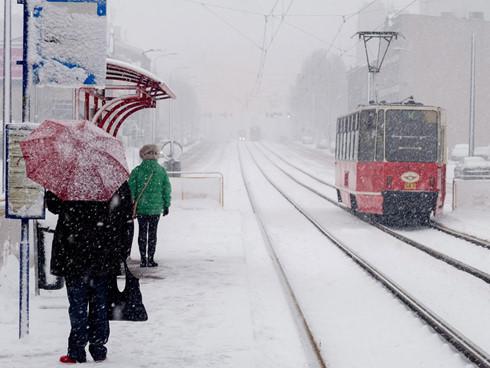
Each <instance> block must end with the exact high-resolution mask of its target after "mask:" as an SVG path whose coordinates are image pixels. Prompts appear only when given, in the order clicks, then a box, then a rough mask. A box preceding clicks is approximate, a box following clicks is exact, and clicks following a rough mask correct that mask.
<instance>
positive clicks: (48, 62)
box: [28, 0, 107, 88]
mask: <svg viewBox="0 0 490 368" xmlns="http://www.w3.org/2000/svg"><path fill="white" fill-rule="evenodd" d="M29 6H30V11H31V14H32V16H31V18H30V22H29V49H28V50H29V55H28V59H29V64H30V65H31V66H32V80H33V82H34V83H35V84H37V85H40V86H58V87H69V88H76V87H79V86H82V85H88V86H100V87H103V86H104V84H105V76H106V52H107V17H106V16H105V15H106V14H105V7H101V5H100V2H73V1H72V2H58V1H54V2H49V1H46V0H32V1H30V2H29Z"/></svg>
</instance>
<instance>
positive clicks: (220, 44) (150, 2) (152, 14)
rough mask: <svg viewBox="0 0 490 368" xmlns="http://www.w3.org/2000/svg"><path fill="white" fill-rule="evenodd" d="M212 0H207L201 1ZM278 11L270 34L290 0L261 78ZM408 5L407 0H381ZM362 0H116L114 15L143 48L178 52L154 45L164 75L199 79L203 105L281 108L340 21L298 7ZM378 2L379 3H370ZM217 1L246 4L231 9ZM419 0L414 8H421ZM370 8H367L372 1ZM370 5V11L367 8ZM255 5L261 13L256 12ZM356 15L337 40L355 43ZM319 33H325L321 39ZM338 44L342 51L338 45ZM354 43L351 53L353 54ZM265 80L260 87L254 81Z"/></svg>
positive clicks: (330, 10)
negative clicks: (313, 54) (265, 49)
mask: <svg viewBox="0 0 490 368" xmlns="http://www.w3.org/2000/svg"><path fill="white" fill-rule="evenodd" d="M202 2H204V3H206V4H212V5H214V6H209V5H207V6H204V5H202V4H201V3H202ZM276 2H277V6H276V8H275V10H274V14H275V15H277V17H274V18H271V17H269V18H268V32H267V36H266V38H267V40H269V42H270V39H271V37H272V34H273V33H274V32H276V31H277V29H278V28H279V24H280V20H281V18H280V15H281V14H283V13H285V12H286V10H287V8H288V6H289V4H292V5H291V7H290V9H289V16H288V17H287V18H286V19H285V22H284V23H283V24H282V26H281V27H280V29H279V31H278V33H277V37H276V38H275V39H274V42H273V43H272V45H271V47H269V49H268V53H267V58H266V63H265V68H264V69H263V78H262V80H261V83H257V80H258V78H257V75H258V72H259V64H260V61H261V55H262V52H261V50H260V47H261V45H262V40H263V36H264V24H265V22H264V20H265V17H264V15H260V14H269V13H270V11H271V9H272V7H273V6H274V4H275V3H276ZM388 2H390V3H394V4H393V5H394V6H395V7H396V8H403V7H404V6H405V5H407V4H409V3H410V2H411V1H410V0H397V1H389V0H378V1H377V3H388ZM368 3H369V2H368V1H363V0H346V1H342V2H340V1H337V0H293V1H291V0H247V1H243V0H202V1H201V0H198V1H195V0H138V1H133V0H112V1H109V2H108V4H109V6H110V8H109V12H110V16H111V21H112V22H114V24H116V25H119V26H121V27H122V28H123V29H124V34H125V37H126V39H127V40H128V41H129V42H130V43H132V44H134V45H138V46H139V47H141V48H143V49H150V48H155V49H157V48H158V49H163V50H165V52H167V53H177V54H178V55H173V56H163V55H162V54H160V55H159V54H158V53H153V54H152V55H153V57H154V60H155V63H156V65H157V67H158V74H160V75H161V76H162V77H163V78H164V79H166V80H168V79H169V78H176V77H180V78H185V79H188V80H189V81H190V83H191V84H193V85H194V86H195V88H196V89H197V91H198V95H199V97H200V103H201V106H202V107H203V111H236V112H239V111H243V108H244V106H245V105H246V103H247V101H248V102H249V106H251V107H252V109H260V110H262V109H265V108H272V109H274V108H277V109H281V108H283V104H284V103H285V100H286V99H287V96H288V93H289V89H290V86H291V84H292V83H293V82H294V79H295V77H296V75H297V73H298V72H299V71H300V68H301V63H302V62H303V60H304V59H305V58H306V57H308V56H309V55H310V54H311V52H313V51H314V50H316V49H318V48H328V45H329V44H330V43H331V41H332V39H333V38H334V37H335V34H336V33H337V30H338V28H339V26H340V25H341V23H342V17H341V16H296V15H299V14H309V15H318V14H345V15H347V14H351V13H354V12H356V11H358V10H359V9H361V8H362V7H363V6H364V5H365V4H368ZM374 5H378V4H373V7H374ZM217 6H222V7H228V8H233V9H242V10H244V12H238V11H232V10H229V9H224V8H219V7H217ZM416 9H417V3H415V4H413V5H412V7H411V9H409V10H412V11H413V10H416ZM368 10H369V8H368ZM368 10H366V11H368ZM251 13H258V14H251ZM356 25H357V17H352V18H350V19H348V20H347V22H346V23H345V25H344V27H343V28H342V31H341V33H340V34H339V37H338V39H337V41H336V43H335V46H336V47H343V48H350V47H352V44H353V42H354V40H351V39H350V37H351V36H352V35H353V34H354V33H355V32H356ZM321 40H324V41H323V42H322V41H321ZM336 52H338V51H336ZM353 53H354V50H352V51H351V52H350V56H347V57H346V61H347V62H349V60H353V58H352V55H353ZM259 84H260V88H257V86H258V85H259Z"/></svg>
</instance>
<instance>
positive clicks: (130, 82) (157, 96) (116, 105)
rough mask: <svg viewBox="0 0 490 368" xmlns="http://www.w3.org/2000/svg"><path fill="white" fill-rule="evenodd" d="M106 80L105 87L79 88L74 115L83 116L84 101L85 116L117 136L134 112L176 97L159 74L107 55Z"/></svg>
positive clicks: (153, 106) (84, 117)
mask: <svg viewBox="0 0 490 368" xmlns="http://www.w3.org/2000/svg"><path fill="white" fill-rule="evenodd" d="M106 81H107V84H106V87H105V88H104V89H97V88H90V87H82V88H80V89H78V90H76V96H75V101H76V103H75V106H76V107H75V109H76V111H75V116H76V118H79V117H80V112H79V109H80V104H81V102H82V101H83V114H82V118H83V119H85V120H91V121H92V122H93V123H94V124H97V125H98V126H99V127H100V128H102V129H104V130H105V131H106V132H108V133H109V134H112V135H113V136H117V133H118V132H119V129H120V127H121V126H122V124H123V123H124V122H125V121H126V119H127V118H128V117H129V116H131V115H132V114H134V113H136V112H137V111H140V110H142V109H146V108H155V107H156V103H157V101H159V100H165V99H169V98H175V95H174V93H173V92H172V91H171V90H170V88H168V86H167V85H166V84H165V83H163V82H162V81H160V80H159V79H158V77H156V76H155V75H153V74H152V73H150V72H148V71H146V70H144V69H141V68H138V67H135V66H132V65H131V64H128V63H125V62H122V61H119V60H114V59H107V77H106ZM80 97H82V99H83V100H81V99H80Z"/></svg>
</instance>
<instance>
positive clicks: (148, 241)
mask: <svg viewBox="0 0 490 368" xmlns="http://www.w3.org/2000/svg"><path fill="white" fill-rule="evenodd" d="M137 218H138V225H139V234H138V246H139V249H140V256H141V260H142V261H143V260H146V247H147V245H148V260H149V261H153V256H154V255H155V250H156V247H157V229H158V220H160V215H148V216H140V215H138V216H137Z"/></svg>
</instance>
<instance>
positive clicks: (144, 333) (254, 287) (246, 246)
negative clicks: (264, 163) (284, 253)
mask: <svg viewBox="0 0 490 368" xmlns="http://www.w3.org/2000/svg"><path fill="white" fill-rule="evenodd" d="M220 156H222V157H225V156H224V155H223V154H220ZM227 156H229V155H227ZM221 164H222V165H225V166H223V167H220V169H222V170H224V171H225V172H226V175H227V179H228V180H227V181H226V182H225V183H226V188H225V193H226V194H225V196H226V197H225V200H226V201H225V203H227V205H226V207H225V208H224V209H219V208H218V209H216V208H212V209H209V207H208V206H206V204H205V203H204V204H203V203H198V202H197V203H196V206H195V208H192V206H189V205H186V206H185V207H186V208H185V209H184V208H183V207H184V206H180V207H181V208H179V204H178V203H177V202H175V203H174V205H173V206H172V207H171V209H170V215H169V216H168V217H165V218H163V219H162V220H161V223H160V227H159V233H158V234H159V235H158V236H159V240H158V245H157V254H156V260H157V261H158V262H159V263H160V266H159V267H158V268H157V269H145V270H143V272H141V269H139V267H138V266H137V263H135V262H136V260H138V258H139V257H138V252H137V245H136V242H135V243H134V244H133V252H132V255H131V257H132V259H134V260H135V262H134V263H132V266H131V268H132V269H133V270H135V273H136V274H137V275H138V276H139V277H141V279H140V280H141V288H142V293H143V297H144V303H145V305H146V307H147V310H148V314H149V320H148V321H147V322H139V323H134V322H111V337H110V340H109V343H108V348H109V358H108V361H107V363H104V366H113V367H128V368H129V367H131V368H133V367H161V366H167V367H172V368H175V367H186V368H188V367H214V368H218V367H244V368H249V367H271V368H273V367H274V368H275V367H291V368H293V367H294V368H296V367H306V364H307V363H306V361H305V358H304V354H303V347H302V343H301V341H300V340H299V338H298V335H297V333H296V327H295V325H294V321H293V319H292V318H291V313H290V310H289V307H288V306H287V304H286V302H285V299H284V294H283V291H282V288H281V286H280V284H279V281H278V279H277V277H276V275H275V273H274V270H273V268H272V265H271V261H270V259H269V257H268V256H267V253H266V251H265V249H264V246H263V244H262V240H261V235H260V232H259V229H258V227H257V224H256V222H255V218H254V215H253V213H252V212H251V209H250V208H249V205H248V202H247V201H246V197H245V194H244V189H243V186H242V183H241V182H240V175H239V173H238V171H236V170H238V168H237V167H236V162H233V161H232V162H230V161H229V160H224V161H223V162H222V163H221ZM231 171H234V172H233V173H232V172H231ZM17 267H18V266H17V261H16V259H15V257H10V258H9V262H8V264H7V266H5V267H4V268H2V270H1V273H0V308H2V309H1V310H2V313H1V314H0V346H1V347H2V349H1V351H0V367H8V368H17V367H18V368H20V367H22V368H25V367H36V368H44V367H53V366H57V360H58V357H59V356H60V355H62V354H65V353H66V340H67V336H68V332H69V320H68V312H67V300H66V294H65V290H64V289H63V290H59V291H41V296H31V315H30V318H31V324H30V335H29V336H28V337H27V338H25V339H22V340H18V338H17V333H18V332H17V303H18V301H17V284H18V280H17V277H18V276H17V275H18V270H17ZM32 283H33V277H32V276H31V284H32ZM31 290H34V288H33V284H32V285H31ZM58 365H60V364H58Z"/></svg>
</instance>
